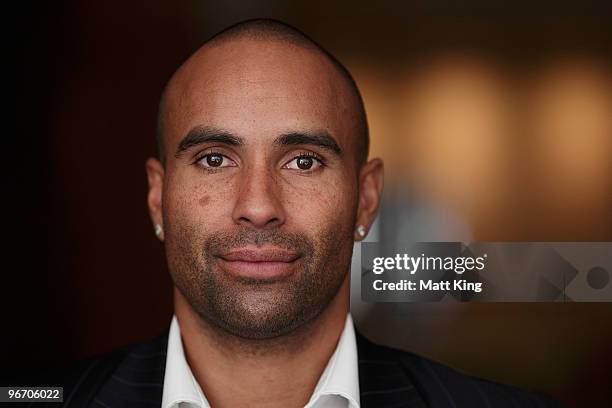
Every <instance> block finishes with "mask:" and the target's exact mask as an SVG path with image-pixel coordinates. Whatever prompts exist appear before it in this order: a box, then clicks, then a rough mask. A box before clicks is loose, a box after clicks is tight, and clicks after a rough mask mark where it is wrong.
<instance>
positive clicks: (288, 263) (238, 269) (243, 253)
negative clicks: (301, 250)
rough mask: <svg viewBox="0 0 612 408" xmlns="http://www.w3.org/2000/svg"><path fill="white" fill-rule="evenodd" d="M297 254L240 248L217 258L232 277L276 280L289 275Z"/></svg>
mask: <svg viewBox="0 0 612 408" xmlns="http://www.w3.org/2000/svg"><path fill="white" fill-rule="evenodd" d="M299 257H300V256H299V254H298V253H296V252H293V251H288V250H285V249H282V248H276V247H269V248H240V249H234V250H231V251H229V252H227V253H224V254H221V255H219V256H218V258H219V263H220V266H221V267H222V268H223V269H224V270H226V271H227V272H229V273H230V274H232V275H235V276H239V277H243V278H249V279H257V280H277V279H280V278H282V277H284V276H286V275H288V274H290V273H291V271H292V269H293V264H294V262H295V261H296V260H297V259H298V258H299Z"/></svg>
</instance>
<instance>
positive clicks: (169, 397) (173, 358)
mask: <svg viewBox="0 0 612 408" xmlns="http://www.w3.org/2000/svg"><path fill="white" fill-rule="evenodd" d="M183 404H184V405H183ZM185 405H186V406H187V407H188V408H210V404H209V403H208V401H207V400H206V398H205V397H204V393H203V392H202V389H201V388H200V385H199V384H198V382H197V381H196V379H195V377H194V376H193V373H192V372H191V368H189V364H188V363H187V360H186V359H185V352H184V350H183V343H182V341H181V329H180V327H179V324H178V320H177V319H176V316H172V323H170V333H169V335H168V353H167V355H166V373H165V374H164V391H163V394H162V408H178V407H179V406H181V407H183V406H185Z"/></svg>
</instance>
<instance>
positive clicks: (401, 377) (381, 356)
mask: <svg viewBox="0 0 612 408" xmlns="http://www.w3.org/2000/svg"><path fill="white" fill-rule="evenodd" d="M355 333H356V336H357V354H358V356H359V391H360V394H361V408H401V407H406V408H425V407H428V406H429V405H428V404H427V403H426V402H425V400H424V399H423V397H422V394H421V392H420V391H419V389H418V388H417V387H416V385H415V383H414V382H413V380H412V379H411V377H410V375H409V373H408V371H407V370H406V368H405V367H404V365H403V364H402V361H401V355H402V354H403V353H402V352H400V351H398V350H393V349H390V348H387V347H383V346H379V345H377V344H374V343H372V342H370V341H369V340H368V339H366V338H365V337H363V336H362V335H361V334H360V333H359V332H358V331H355Z"/></svg>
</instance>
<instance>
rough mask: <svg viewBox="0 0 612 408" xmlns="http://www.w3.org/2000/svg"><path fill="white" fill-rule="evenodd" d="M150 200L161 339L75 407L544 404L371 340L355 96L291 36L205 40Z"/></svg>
mask: <svg viewBox="0 0 612 408" xmlns="http://www.w3.org/2000/svg"><path fill="white" fill-rule="evenodd" d="M158 142H159V147H160V157H159V160H158V159H149V160H148V161H147V163H146V170H147V176H148V182H149V193H148V206H149V210H150V215H151V219H152V221H153V225H154V229H155V233H156V235H157V236H158V238H159V239H160V240H161V241H163V242H164V245H165V249H166V255H167V261H168V266H169V270H170V273H171V276H172V279H173V282H174V305H175V316H174V317H173V319H172V322H171V325H170V328H169V331H168V332H166V333H164V334H162V335H161V336H159V337H158V338H156V339H153V340H151V341H149V342H145V343H142V344H138V345H134V346H130V347H128V348H125V349H123V350H120V351H117V352H115V353H111V354H109V355H106V356H102V357H99V358H96V359H93V360H91V361H90V362H87V363H84V364H83V365H82V366H81V367H80V369H79V370H76V371H75V372H73V373H72V376H71V377H70V378H69V379H68V380H67V381H66V383H65V387H66V390H65V391H66V396H65V405H66V406H69V407H72V406H75V407H80V406H94V407H113V408H114V407H149V406H150V407H153V406H156V407H158V406H159V405H160V404H161V406H162V407H163V408H179V407H190V408H194V407H209V406H212V407H215V408H217V407H220V408H223V407H303V406H306V407H309V408H311V407H312V408H314V407H317V408H322V407H347V408H356V407H364V408H365V407H388V408H391V407H491V406H495V407H498V406H499V407H505V406H521V407H522V406H526V407H531V406H533V407H536V406H544V405H545V404H548V401H545V400H544V399H543V398H541V397H538V396H535V395H532V394H528V393H524V392H522V391H519V390H516V389H513V388H510V387H507V386H502V385H498V384H494V383H491V382H486V381H483V380H478V379H474V378H471V377H468V376H465V375H462V374H459V373H457V372H455V371H453V370H452V369H450V368H447V367H444V366H442V365H439V364H436V363H433V362H430V361H428V360H426V359H424V358H421V357H418V356H416V355H413V354H410V353H406V352H401V351H398V350H393V349H389V348H386V347H382V346H379V345H375V344H372V343H371V342H369V341H368V340H367V339H365V338H363V337H362V336H360V335H359V334H358V333H357V332H356V331H355V329H354V327H353V323H352V320H351V317H350V315H349V314H348V312H349V275H350V274H349V269H350V263H351V262H350V261H351V254H352V248H353V243H354V241H359V240H361V239H363V238H364V237H365V236H366V234H367V231H368V228H369V226H370V225H371V224H372V222H373V220H374V217H375V215H376V211H377V208H378V206H379V200H380V196H381V191H382V186H383V164H382V161H381V160H380V159H372V160H369V161H368V160H367V158H368V128H367V122H366V116H365V111H364V108H363V103H362V100H361V97H360V94H359V91H358V89H357V87H356V85H355V83H354V81H353V80H352V78H351V76H350V74H349V73H348V72H347V71H346V69H345V68H344V67H343V66H342V65H341V64H340V63H339V62H338V61H336V60H335V59H334V58H333V57H332V56H330V55H329V54H328V53H326V52H325V51H324V50H322V49H321V48H320V47H319V46H318V45H316V44H315V43H314V42H312V41H311V40H310V39H308V38H307V37H306V36H304V35H303V34H302V33H300V32H299V31H297V30H296V29H294V28H292V27H289V26H287V25H285V24H283V23H280V22H277V21H272V20H251V21H246V22H243V23H240V24H237V25H235V26H233V27H230V28H229V29H227V30H225V31H223V32H221V33H220V34H218V35H216V36H215V37H213V38H212V39H211V40H209V41H208V42H207V43H206V44H204V45H203V46H202V47H201V48H200V49H199V50H198V51H197V52H196V53H195V54H193V55H192V56H191V57H190V58H189V59H188V60H187V61H186V62H185V63H184V64H183V65H182V66H181V67H180V68H179V69H178V71H177V72H176V73H175V74H174V75H173V76H172V78H171V79H170V81H169V82H168V84H167V86H166V88H165V90H164V93H163V96H162V100H161V103H160V111H159V140H158Z"/></svg>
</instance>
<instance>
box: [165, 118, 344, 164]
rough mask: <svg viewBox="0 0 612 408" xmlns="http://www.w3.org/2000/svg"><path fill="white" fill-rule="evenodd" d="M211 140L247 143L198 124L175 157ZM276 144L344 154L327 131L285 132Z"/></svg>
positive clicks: (181, 143)
mask: <svg viewBox="0 0 612 408" xmlns="http://www.w3.org/2000/svg"><path fill="white" fill-rule="evenodd" d="M211 142H212V143H223V144H227V145H230V146H242V145H244V144H245V143H244V139H242V138H241V137H238V136H236V135H234V134H232V133H231V132H228V131H226V130H222V129H218V128H214V127H209V126H196V127H194V128H193V129H191V130H190V131H189V133H187V135H186V136H185V137H184V138H183V139H182V140H181V142H180V143H179V145H178V148H177V149H176V153H175V157H176V158H179V157H180V156H181V155H182V154H183V153H185V152H186V151H187V150H189V149H190V148H192V147H194V146H198V145H201V144H204V143H211ZM274 144H275V145H279V146H295V145H313V146H318V147H321V148H323V149H326V150H328V151H330V152H332V153H334V154H335V155H337V156H340V155H341V154H342V149H341V148H340V146H338V143H336V141H335V140H334V138H333V137H332V136H331V135H330V134H328V133H327V132H325V131H322V132H289V133H284V134H282V135H280V136H279V137H277V138H276V139H275V140H274Z"/></svg>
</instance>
